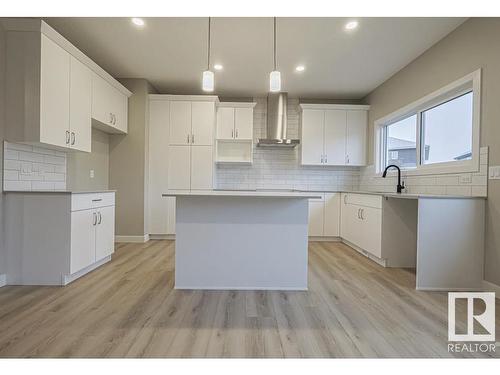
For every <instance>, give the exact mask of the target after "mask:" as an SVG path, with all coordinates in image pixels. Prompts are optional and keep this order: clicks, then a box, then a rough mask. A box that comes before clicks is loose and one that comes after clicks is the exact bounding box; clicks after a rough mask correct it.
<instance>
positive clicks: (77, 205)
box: [71, 192, 115, 211]
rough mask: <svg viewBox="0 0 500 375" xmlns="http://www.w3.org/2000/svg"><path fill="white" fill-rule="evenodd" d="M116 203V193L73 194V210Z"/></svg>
mask: <svg viewBox="0 0 500 375" xmlns="http://www.w3.org/2000/svg"><path fill="white" fill-rule="evenodd" d="M114 205H115V193H114V192H106V193H88V194H72V195H71V211H79V210H88V209H91V208H97V207H106V206H114Z"/></svg>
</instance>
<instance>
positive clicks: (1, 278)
mask: <svg viewBox="0 0 500 375" xmlns="http://www.w3.org/2000/svg"><path fill="white" fill-rule="evenodd" d="M5 285H7V275H6V274H4V273H2V274H0V288H1V287H3V286H5Z"/></svg>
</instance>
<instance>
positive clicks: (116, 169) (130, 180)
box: [109, 79, 156, 236]
mask: <svg viewBox="0 0 500 375" xmlns="http://www.w3.org/2000/svg"><path fill="white" fill-rule="evenodd" d="M120 82H121V83H122V84H123V85H124V86H125V87H127V88H128V89H129V90H130V91H131V92H132V93H133V94H132V96H131V97H130V98H129V106H128V134H127V135H126V136H120V135H112V136H110V143H109V187H110V188H111V189H116V190H117V193H116V235H118V236H143V235H144V234H145V233H146V228H147V221H146V220H147V219H146V217H147V215H145V211H146V210H147V204H146V202H147V189H146V184H147V163H148V150H147V144H148V142H147V139H148V135H149V133H148V119H149V100H148V95H149V94H150V93H155V92H156V90H155V89H154V88H153V87H152V86H151V85H150V84H149V82H148V81H146V80H145V79H120Z"/></svg>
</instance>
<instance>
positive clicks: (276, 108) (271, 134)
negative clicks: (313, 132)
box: [257, 92, 300, 148]
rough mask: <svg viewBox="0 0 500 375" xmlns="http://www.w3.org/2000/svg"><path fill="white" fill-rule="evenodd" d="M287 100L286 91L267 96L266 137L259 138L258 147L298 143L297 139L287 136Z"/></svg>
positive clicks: (292, 145) (291, 146)
mask: <svg viewBox="0 0 500 375" xmlns="http://www.w3.org/2000/svg"><path fill="white" fill-rule="evenodd" d="M287 101H288V94H287V93H286V92H279V93H270V94H269V95H268V96H267V137H266V138H261V139H259V142H258V143H257V146H258V147H280V148H282V147H285V148H293V147H295V146H297V145H298V144H299V142H300V141H299V140H298V139H289V138H287V127H288V119H287V109H288V104H287Z"/></svg>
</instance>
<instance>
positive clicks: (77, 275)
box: [61, 255, 111, 285]
mask: <svg viewBox="0 0 500 375" xmlns="http://www.w3.org/2000/svg"><path fill="white" fill-rule="evenodd" d="M110 260H111V255H108V256H107V257H106V258H103V259H101V260H100V261H98V262H96V263H94V264H91V265H90V266H88V267H86V268H84V269H83V270H80V271H78V272H75V273H73V274H71V275H62V276H61V285H68V284H69V283H71V282H73V281H75V280H76V279H78V278H80V277H82V276H83V275H85V274H87V273H89V272H90V271H93V270H95V269H96V268H98V267H100V266H102V265H103V264H105V263H108V262H109V261H110Z"/></svg>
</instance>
